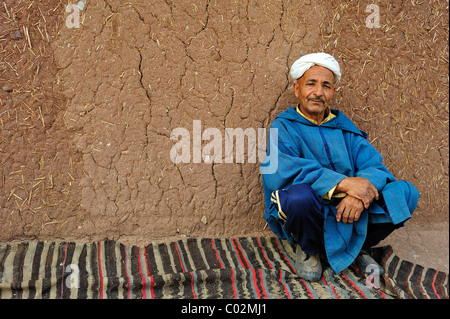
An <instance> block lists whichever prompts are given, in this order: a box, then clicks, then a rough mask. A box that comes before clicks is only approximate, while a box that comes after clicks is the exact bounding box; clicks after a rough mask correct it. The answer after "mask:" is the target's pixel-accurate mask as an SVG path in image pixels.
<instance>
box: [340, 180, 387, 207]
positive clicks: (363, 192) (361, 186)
mask: <svg viewBox="0 0 450 319" xmlns="http://www.w3.org/2000/svg"><path fill="white" fill-rule="evenodd" d="M336 190H337V191H339V192H344V193H347V195H350V196H353V197H355V198H357V199H359V200H361V201H362V202H363V204H364V208H366V209H367V208H369V205H370V204H371V203H372V202H373V201H374V200H378V196H379V195H378V190H377V188H376V187H375V186H373V184H372V183H371V182H370V181H369V180H367V179H365V178H362V177H346V178H344V179H343V180H342V181H341V182H340V183H339V184H337V186H336Z"/></svg>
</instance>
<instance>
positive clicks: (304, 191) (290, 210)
mask: <svg viewBox="0 0 450 319" xmlns="http://www.w3.org/2000/svg"><path fill="white" fill-rule="evenodd" d="M280 200H281V201H282V207H283V210H284V211H285V212H286V213H287V214H295V215H304V214H307V215H309V214H311V213H313V212H321V210H322V202H321V200H320V198H319V197H318V196H317V194H316V193H315V192H314V190H313V189H312V188H311V186H309V185H308V184H296V185H292V186H291V187H289V188H288V189H287V190H284V191H283V192H280Z"/></svg>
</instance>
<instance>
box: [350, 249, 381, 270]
mask: <svg viewBox="0 0 450 319" xmlns="http://www.w3.org/2000/svg"><path fill="white" fill-rule="evenodd" d="M355 265H356V267H358V268H359V270H360V271H362V272H363V273H364V274H366V275H375V274H378V275H379V276H382V275H383V274H384V269H383V267H381V266H380V265H379V264H378V263H377V262H376V261H375V260H374V259H373V258H372V257H371V256H370V254H369V253H368V252H367V251H365V250H361V252H360V253H359V255H358V257H356V259H355ZM374 272H375V273H374Z"/></svg>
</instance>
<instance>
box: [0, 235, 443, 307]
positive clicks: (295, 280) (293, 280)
mask: <svg viewBox="0 0 450 319" xmlns="http://www.w3.org/2000/svg"><path fill="white" fill-rule="evenodd" d="M372 253H373V256H374V258H376V259H377V260H378V261H379V262H380V263H381V264H382V265H383V266H384V268H385V270H386V273H385V275H383V276H382V278H376V277H375V276H374V277H373V278H366V277H365V276H364V275H363V274H362V273H361V272H360V271H359V270H358V269H355V268H352V267H349V268H348V269H346V270H345V271H343V272H341V273H339V274H333V273H332V271H331V269H330V268H329V267H325V268H324V271H323V276H322V278H321V280H320V281H319V282H308V281H305V280H302V279H300V278H299V277H297V276H296V274H295V271H294V268H293V265H294V260H293V258H294V256H295V252H294V249H293V247H292V246H291V245H290V244H289V243H287V242H286V241H283V240H280V239H277V238H276V237H245V238H244V237H243V238H214V239H212V238H189V239H184V240H179V241H174V242H170V243H152V244H149V245H146V246H134V245H123V244H122V243H119V242H116V241H110V240H106V241H100V242H92V243H75V242H22V243H13V244H5V245H0V298H2V299H48V298H49V299H60V298H62V299H69V298H77V299H102V298H104V299H127V298H129V299H153V298H154V299H173V298H185V299H233V298H236V299H321V298H324V299H364V298H367V299H392V298H402V299H403V298H420V299H423V298H427V299H428V298H430V299H448V274H446V273H443V272H440V271H437V270H434V269H427V268H423V267H421V266H420V265H415V264H412V263H410V262H407V261H404V260H401V259H400V258H399V257H398V256H396V255H395V254H394V252H393V250H392V248H391V247H390V246H386V247H381V248H376V249H374V250H373V251H372Z"/></svg>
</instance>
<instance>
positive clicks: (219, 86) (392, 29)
mask: <svg viewBox="0 0 450 319" xmlns="http://www.w3.org/2000/svg"><path fill="white" fill-rule="evenodd" d="M76 2H77V1H75V0H74V1H70V0H69V1H65V2H62V1H57V0H43V1H31V0H17V1H13V0H5V1H3V2H2V3H1V4H0V163H1V168H0V183H1V188H0V218H1V223H0V242H10V241H17V240H73V241H93V240H101V239H105V238H109V239H113V240H118V241H122V242H124V243H143V242H150V241H153V240H167V239H173V238H183V237H187V236H211V237H220V236H248V235H270V234H271V233H270V231H269V230H268V229H267V228H266V229H265V222H264V220H263V211H264V203H263V195H262V183H261V178H260V175H259V162H258V163H249V161H244V163H236V162H234V163H224V162H223V163H212V164H209V163H205V162H203V161H202V162H201V163H180V164H175V163H173V162H172V161H171V159H170V155H169V154H170V150H171V148H172V147H173V145H174V143H175V142H176V141H174V140H173V139H171V132H172V130H173V129H175V128H186V129H187V130H188V131H189V132H191V134H192V131H193V121H194V120H200V121H201V125H202V129H203V130H204V129H206V128H217V129H219V130H220V131H221V132H222V134H224V129H225V128H242V129H246V128H254V129H255V130H256V129H257V128H268V127H269V125H270V123H271V121H272V120H273V119H274V118H275V116H276V115H277V114H279V113H280V112H282V111H283V110H285V109H286V108H287V107H288V106H292V105H294V104H295V103H296V101H295V97H294V96H293V92H292V89H291V85H292V83H291V82H290V79H289V77H288V71H289V68H290V65H291V64H292V63H293V61H295V60H296V59H297V58H298V57H300V56H301V55H302V54H307V53H310V52H316V51H325V52H328V53H330V54H333V55H334V56H335V57H336V59H337V60H338V61H339V63H340V64H341V69H342V73H343V76H342V81H341V82H340V84H339V87H338V92H337V94H336V95H335V99H334V101H333V106H332V107H333V108H338V109H340V110H341V111H343V112H344V113H345V114H346V115H347V116H349V117H350V118H351V119H352V120H353V121H354V122H355V123H356V124H357V125H358V126H359V127H360V129H362V130H364V131H366V132H367V133H368V134H369V140H370V141H371V142H372V143H373V145H374V146H375V147H376V148H377V149H378V150H379V151H380V152H381V154H382V155H383V156H384V158H385V164H386V166H387V167H388V168H389V169H390V170H391V171H392V172H393V173H394V175H395V176H396V177H397V178H398V179H405V180H409V181H411V182H412V183H413V184H414V185H415V186H416V187H417V189H418V190H419V191H420V193H421V198H420V201H419V206H418V208H417V210H416V212H415V213H414V218H413V220H412V221H411V227H410V228H409V229H408V230H406V229H407V228H408V227H405V229H402V230H400V231H399V233H398V234H396V237H393V239H391V241H390V242H388V243H392V244H393V245H394V248H396V247H398V249H399V250H401V249H403V251H404V253H405V254H407V255H408V254H409V255H411V254H412V256H413V259H415V258H418V259H417V260H418V261H419V262H421V263H424V264H427V265H428V266H430V267H432V266H433V265H438V266H439V267H441V266H442V267H447V272H448V220H449V213H448V211H449V199H448V198H449V187H448V186H449V175H448V167H449V144H448V118H449V117H448V112H449V99H448V93H449V89H448V82H449V73H448V61H449V51H448V28H449V22H448V5H449V3H448V0H447V1H432V2H431V1H417V0H409V1H407V0H395V1H377V0H371V1H343V0H341V1H330V0H328V1H314V0H305V1H300V0H299V1H290V0H283V1H269V0H265V1H256V0H248V1H228V0H223V1H222V0H215V1H214V0H195V1H169V0H167V1H151V2H150V1H145V0H130V1H127V2H123V1H118V0H97V1H94V0H87V1H86V6H85V7H84V8H83V10H80V11H79V12H80V27H79V28H69V27H68V24H67V20H66V19H67V18H68V17H69V15H71V14H72V12H73V11H69V12H66V6H67V5H68V4H76ZM369 4H376V5H377V6H378V8H379V17H380V23H379V27H378V28H368V27H367V24H366V22H367V21H366V20H367V19H368V17H369V15H371V14H372V12H373V11H370V10H368V11H366V8H367V6H368V5H369ZM70 21H72V20H70ZM73 21H74V20H73ZM371 21H372V20H371ZM373 21H375V20H373ZM373 21H372V22H373ZM193 156H194V155H193ZM445 237H446V238H447V239H446V240H445V241H443V239H445ZM402 240H403V241H402ZM399 243H403V244H402V245H399ZM414 252H416V253H414ZM433 254H434V255H433ZM432 255H433V256H434V257H433V256H432ZM414 256H415V257H414ZM407 257H408V256H405V258H406V259H408V258H407ZM433 258H434V259H433ZM410 259H411V258H410Z"/></svg>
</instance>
